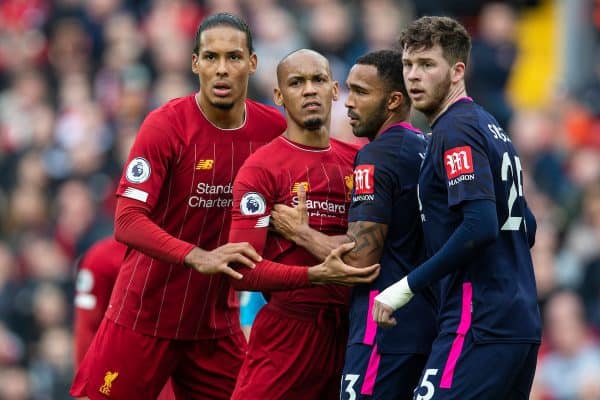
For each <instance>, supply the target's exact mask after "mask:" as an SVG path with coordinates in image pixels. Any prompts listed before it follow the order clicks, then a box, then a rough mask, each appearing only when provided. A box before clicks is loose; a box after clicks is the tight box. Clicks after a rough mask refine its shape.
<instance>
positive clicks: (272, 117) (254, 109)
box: [246, 99, 286, 132]
mask: <svg viewBox="0 0 600 400" xmlns="http://www.w3.org/2000/svg"><path fill="white" fill-rule="evenodd" d="M246 107H247V111H248V118H252V119H254V118H256V119H257V120H258V121H269V123H272V124H275V125H277V126H279V127H280V128H281V131H282V132H283V130H284V129H285V127H286V122H285V118H284V116H283V114H281V112H280V111H279V110H278V109H277V108H275V107H273V106H269V105H267V104H263V103H259V102H257V101H255V100H251V99H246ZM258 121H257V122H258Z"/></svg>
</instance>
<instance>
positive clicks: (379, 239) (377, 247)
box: [346, 221, 388, 265]
mask: <svg viewBox="0 0 600 400" xmlns="http://www.w3.org/2000/svg"><path fill="white" fill-rule="evenodd" d="M387 231H388V226H387V225H384V224H378V223H375V222H368V221H357V222H352V223H350V224H349V226H348V233H347V234H346V235H347V236H348V238H349V239H350V240H352V241H353V242H355V243H356V245H355V246H354V248H353V249H352V250H351V251H350V254H349V255H350V256H351V258H352V259H353V260H356V262H358V263H359V264H361V265H370V264H372V263H375V262H378V261H379V257H380V256H381V252H382V251H383V244H384V242H385V237H386V235H387Z"/></svg>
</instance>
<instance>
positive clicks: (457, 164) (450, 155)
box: [444, 146, 473, 179]
mask: <svg viewBox="0 0 600 400" xmlns="http://www.w3.org/2000/svg"><path fill="white" fill-rule="evenodd" d="M444 165H445V167H446V175H447V176H448V179H454V178H456V177H457V176H459V175H464V174H472V173H473V156H472V155H471V147H470V146H462V147H454V148H452V149H450V150H448V151H446V152H445V153H444Z"/></svg>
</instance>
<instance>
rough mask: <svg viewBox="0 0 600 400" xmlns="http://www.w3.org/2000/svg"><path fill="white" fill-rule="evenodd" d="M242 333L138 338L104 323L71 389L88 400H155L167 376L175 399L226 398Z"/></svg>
mask: <svg viewBox="0 0 600 400" xmlns="http://www.w3.org/2000/svg"><path fill="white" fill-rule="evenodd" d="M246 346H247V345H246V339H245V338H244V335H243V334H242V333H241V331H240V333H239V334H237V335H233V336H227V337H222V338H217V339H207V340H171V339H165V338H159V337H154V336H147V335H142V334H140V333H137V332H135V331H133V330H131V329H129V328H125V327H123V326H120V325H117V324H115V323H114V322H113V321H111V320H109V319H107V318H104V319H103V320H102V323H101V324H100V327H99V328H98V332H97V334H96V336H95V337H94V340H93V341H92V344H91V345H90V348H89V350H88V352H87V354H86V355H85V357H84V358H83V360H82V362H81V364H80V366H79V369H78V370H77V373H76V375H75V378H74V380H73V385H72V386H71V395H72V396H74V397H83V396H88V397H89V398H90V399H91V400H95V399H101V400H106V399H107V398H114V399H128V400H134V399H140V400H147V399H155V398H156V397H157V396H158V395H159V393H160V392H161V389H162V388H163V387H164V386H165V383H166V382H167V379H168V378H169V377H171V378H172V379H171V382H172V386H173V391H174V393H175V395H176V397H177V398H185V399H229V398H230V396H231V392H232V391H233V387H234V385H235V381H236V378H237V375H238V372H239V369H240V367H241V365H242V361H243V359H244V355H245V351H246Z"/></svg>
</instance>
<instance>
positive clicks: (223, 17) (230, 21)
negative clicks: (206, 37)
mask: <svg viewBox="0 0 600 400" xmlns="http://www.w3.org/2000/svg"><path fill="white" fill-rule="evenodd" d="M217 26H229V27H231V28H234V29H237V30H238V31H240V32H244V33H245V34H246V44H247V45H248V51H249V52H250V54H252V53H254V46H253V45H252V32H250V28H249V27H248V24H247V23H246V21H244V19H243V18H241V17H238V16H237V15H233V14H229V13H218V14H213V15H211V16H208V17H206V18H204V19H203V20H202V22H200V25H198V30H197V31H196V44H195V46H194V53H196V54H198V53H199V52H200V36H201V35H202V32H204V31H206V30H209V29H211V28H215V27H217Z"/></svg>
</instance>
